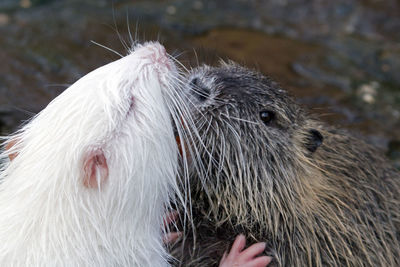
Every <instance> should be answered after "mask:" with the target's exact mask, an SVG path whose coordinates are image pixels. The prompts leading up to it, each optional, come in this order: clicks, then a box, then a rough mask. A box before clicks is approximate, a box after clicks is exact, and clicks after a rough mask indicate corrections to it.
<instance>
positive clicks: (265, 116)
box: [260, 110, 275, 124]
mask: <svg viewBox="0 0 400 267" xmlns="http://www.w3.org/2000/svg"><path fill="white" fill-rule="evenodd" d="M274 117H275V113H274V112H272V111H270V110H263V111H261V112H260V118H261V120H262V121H263V122H264V123H265V124H269V123H270V122H271V121H272V120H273V118H274Z"/></svg>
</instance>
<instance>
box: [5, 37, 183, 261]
mask: <svg viewBox="0 0 400 267" xmlns="http://www.w3.org/2000/svg"><path fill="white" fill-rule="evenodd" d="M162 49H163V48H162V47H161V45H159V44H157V43H152V44H144V45H137V46H136V47H135V48H134V49H133V50H132V51H130V54H129V55H128V56H126V57H124V58H122V59H120V60H118V61H115V62H112V63H110V64H108V65H106V66H103V67H101V68H99V69H96V70H94V71H93V72H91V73H89V74H87V75H86V76H84V77H83V78H81V79H80V80H79V81H77V82H76V83H75V84H73V85H72V86H71V87H69V88H68V89H67V90H66V91H65V92H63V93H62V94H61V95H60V96H58V97H57V98H56V99H55V100H53V101H52V102H51V103H50V104H49V105H48V106H47V107H46V108H45V109H44V110H43V111H42V112H40V113H39V114H38V115H37V116H35V117H34V118H33V119H32V120H31V121H30V122H28V123H27V124H26V125H25V126H23V127H22V128H21V129H20V130H19V131H18V132H17V133H16V134H14V135H12V136H10V137H7V138H6V141H5V144H7V143H10V142H15V141H16V142H17V143H16V144H15V145H14V146H13V147H12V148H11V149H10V150H8V151H3V153H2V154H1V172H0V266H167V265H168V263H167V261H168V260H169V256H168V254H167V252H166V249H165V247H164V244H163V243H162V239H161V237H162V230H161V226H162V217H163V216H164V214H165V212H167V210H168V209H167V208H168V203H169V202H171V201H172V202H174V201H175V200H177V199H178V200H179V192H177V191H178V185H177V183H176V174H177V164H178V161H177V155H178V148H177V145H176V142H175V136H174V131H173V127H172V119H171V118H172V117H177V116H179V115H177V114H175V113H176V109H179V108H180V107H179V106H180V105H179V104H177V103H180V100H179V99H176V97H173V95H174V94H176V88H179V86H178V78H179V75H178V72H177V70H176V68H175V66H173V63H172V62H169V63H168V64H170V69H169V70H168V69H167V67H166V66H165V64H166V63H165V62H161V63H160V58H163V55H160V54H162ZM160 51H161V52H160ZM132 100H133V101H132ZM182 105H184V104H182ZM171 113H173V114H172V116H171ZM99 150H101V151H102V152H104V155H105V157H106V159H107V163H108V167H109V176H108V179H107V181H105V183H104V184H99V187H98V188H87V187H85V186H84V185H83V176H84V174H83V172H84V171H83V166H84V161H85V158H86V157H87V155H88V154H90V153H92V152H93V151H99ZM12 153H17V154H18V156H17V157H16V158H15V159H14V160H13V161H11V162H10V161H9V160H8V159H7V157H8V155H9V154H12ZM175 194H178V198H176V195H175Z"/></svg>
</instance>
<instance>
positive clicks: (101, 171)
mask: <svg viewBox="0 0 400 267" xmlns="http://www.w3.org/2000/svg"><path fill="white" fill-rule="evenodd" d="M83 171H84V177H83V185H84V186H86V187H88V188H99V187H100V186H101V185H102V184H104V182H105V181H106V180H107V178H108V165H107V160H106V157H105V156H104V153H103V151H102V150H96V151H93V152H91V153H89V154H88V155H87V156H86V158H85V161H84V164H83Z"/></svg>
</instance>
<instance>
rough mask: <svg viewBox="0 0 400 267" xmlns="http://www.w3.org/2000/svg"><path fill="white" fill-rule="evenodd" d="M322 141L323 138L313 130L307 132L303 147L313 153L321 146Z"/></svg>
mask: <svg viewBox="0 0 400 267" xmlns="http://www.w3.org/2000/svg"><path fill="white" fill-rule="evenodd" d="M323 141H324V137H323V136H322V134H321V133H320V132H319V131H317V130H315V129H311V130H309V131H308V134H307V137H306V143H305V145H306V148H307V150H308V151H310V152H311V153H313V152H315V151H316V150H317V148H318V147H320V146H321V145H322V143H323Z"/></svg>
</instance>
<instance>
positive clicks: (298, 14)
mask: <svg viewBox="0 0 400 267" xmlns="http://www.w3.org/2000/svg"><path fill="white" fill-rule="evenodd" d="M129 30H130V32H131V33H132V34H133V35H134V36H135V35H136V36H137V38H138V39H139V40H141V41H144V40H154V39H157V40H160V41H161V42H162V43H163V44H164V45H165V46H166V47H167V50H168V51H169V52H170V53H172V54H174V55H177V56H178V59H179V60H180V61H181V62H182V63H183V64H185V65H186V66H188V67H195V66H197V65H198V64H202V63H207V64H217V62H218V60H219V59H220V58H223V59H228V58H229V59H232V60H235V61H237V62H239V63H241V64H243V65H246V66H248V67H252V68H255V69H257V70H259V71H261V72H263V73H265V74H267V75H269V76H271V77H272V78H273V79H275V80H277V81H278V82H279V83H280V84H281V85H282V86H283V87H284V88H286V89H287V90H289V91H290V92H291V94H292V95H294V96H295V97H296V98H297V99H298V101H299V102H300V103H302V104H303V105H305V106H308V107H310V108H311V112H313V113H316V114H318V115H319V116H320V118H321V119H322V120H324V121H327V122H329V123H330V124H334V125H336V126H339V127H343V128H347V129H349V130H351V131H353V132H355V133H359V134H361V135H363V136H364V137H365V138H366V139H367V140H368V141H369V142H370V143H372V144H374V145H376V146H378V147H380V148H381V149H383V150H384V151H385V153H386V154H387V155H388V156H389V157H390V158H391V160H393V162H394V163H395V164H396V165H397V166H398V167H399V168H400V0H335V1H332V0H264V1H263V0H247V1H246V0H229V1H224V0H210V1H205V0H204V1H203V0H194V1H186V0H153V1H149V0H142V1H140V0H119V1H118V0H114V1H112V0H79V1H78V0H0V134H2V135H6V134H9V133H11V132H12V131H13V130H15V129H16V128H17V127H18V125H19V124H20V123H21V122H22V121H23V120H26V119H28V118H30V117H31V116H32V115H34V114H36V113H37V112H39V111H40V110H41V109H43V108H44V107H45V106H46V105H47V104H48V102H49V101H50V100H52V99H53V98H54V97H56V96H57V95H58V94H60V93H61V92H62V91H63V90H64V89H65V88H66V87H67V86H68V85H69V84H72V83H73V82H74V81H76V80H77V79H78V78H80V77H81V76H83V75H84V74H86V73H87V72H89V71H90V70H93V69H95V68H97V67H99V66H101V65H103V64H105V63H108V62H110V61H112V60H116V59H118V56H117V55H115V54H113V53H112V52H110V51H108V50H106V49H104V48H102V47H100V46H98V45H96V44H94V43H92V42H91V40H93V41H95V42H97V43H100V44H102V45H104V46H107V47H110V48H112V49H114V50H116V51H118V52H119V53H121V54H126V49H125V48H124V45H123V40H125V42H127V43H129V42H130V41H129Z"/></svg>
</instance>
